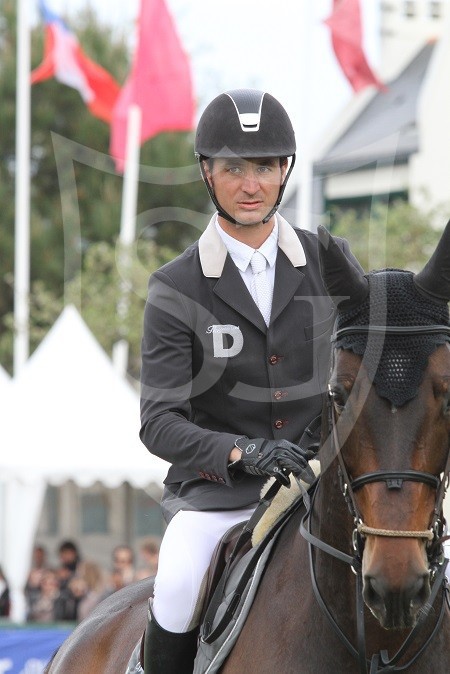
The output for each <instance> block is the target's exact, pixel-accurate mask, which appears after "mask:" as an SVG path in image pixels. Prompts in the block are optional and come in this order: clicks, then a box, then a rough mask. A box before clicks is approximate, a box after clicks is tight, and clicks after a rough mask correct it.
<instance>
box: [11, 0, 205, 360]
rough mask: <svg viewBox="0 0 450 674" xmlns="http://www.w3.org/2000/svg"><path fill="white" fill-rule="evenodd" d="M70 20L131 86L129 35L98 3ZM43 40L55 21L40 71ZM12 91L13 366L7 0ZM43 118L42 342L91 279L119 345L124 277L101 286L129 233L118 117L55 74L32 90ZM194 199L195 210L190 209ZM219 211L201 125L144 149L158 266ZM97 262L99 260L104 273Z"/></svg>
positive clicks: (143, 188)
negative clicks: (113, 131) (207, 179)
mask: <svg viewBox="0 0 450 674" xmlns="http://www.w3.org/2000/svg"><path fill="white" fill-rule="evenodd" d="M66 18H67V20H68V23H69V25H70V27H71V28H72V29H73V30H74V32H75V33H76V35H77V37H78V39H79V41H80V43H81V45H82V47H83V50H84V51H85V52H86V53H87V55H88V56H89V57H90V58H92V59H93V60H95V61H96V62H97V63H99V64H100V65H102V66H103V67H104V68H106V69H107V70H108V71H109V72H111V74H112V75H113V76H114V77H115V78H116V80H117V81H118V83H119V84H120V85H122V84H123V82H124V81H125V78H126V76H127V75H128V72H129V69H130V53H129V48H128V45H127V42H126V40H125V37H124V36H122V35H120V33H119V32H118V31H117V30H113V29H111V28H110V27H107V26H104V25H101V24H100V23H99V22H98V19H97V18H96V16H95V14H94V12H93V11H92V10H89V9H88V10H84V11H83V12H82V13H80V14H79V15H77V16H76V17H72V16H71V17H66ZM43 37H44V31H43V26H42V25H38V26H37V27H36V28H35V29H34V31H33V34H32V53H31V62H32V63H31V66H32V68H34V67H36V66H37V65H38V64H39V63H40V62H41V60H42V56H43ZM0 97H1V101H2V107H1V128H2V133H1V134H0V200H1V204H2V209H1V212H0V362H1V363H2V364H3V365H4V366H6V367H9V368H10V364H11V360H12V341H13V340H12V330H13V323H12V315H11V312H12V310H13V271H14V270H13V264H14V213H15V208H14V207H15V204H14V191H15V116H16V2H14V0H2V3H1V5H0ZM31 117H32V119H31V159H32V174H31V204H30V208H31V218H30V220H31V235H30V236H31V284H32V286H31V287H32V297H31V298H30V310H31V324H32V325H31V350H33V349H34V348H35V346H36V345H37V344H38V343H39V341H40V339H41V338H42V336H43V335H44V334H45V332H46V331H47V330H48V328H49V327H50V326H51V324H52V322H53V321H54V319H55V317H56V316H57V315H58V313H59V311H60V309H61V308H62V306H63V304H64V302H65V301H67V298H68V297H70V296H71V292H72V290H71V289H72V283H79V282H80V279H82V290H83V291H82V294H81V298H82V302H81V304H80V307H81V311H82V314H83V317H84V318H86V317H87V316H89V319H88V322H89V324H90V327H91V328H92V329H93V330H94V333H95V335H96V336H97V338H99V339H100V340H101V341H102V344H103V345H104V346H105V348H108V350H110V349H109V345H110V341H111V340H109V342H108V343H106V342H105V338H104V337H102V336H103V335H111V334H112V333H114V331H115V330H116V328H117V325H116V323H117V321H116V319H115V314H114V311H115V300H116V295H114V292H115V293H116V294H117V292H118V291H117V287H115V288H113V287H112V285H113V284H114V283H115V284H116V286H117V283H116V281H117V279H116V278H115V276H114V274H113V272H112V269H109V270H108V278H109V280H110V283H111V284H112V285H111V286H110V285H108V286H104V287H102V289H101V291H100V290H99V288H98V283H99V282H100V281H99V280H96V279H95V275H96V273H97V274H98V275H99V276H102V275H104V274H105V273H106V272H105V269H104V267H103V265H104V264H106V261H105V259H104V257H103V254H101V251H104V250H107V251H109V252H111V251H113V250H115V247H116V242H117V238H118V236H119V231H120V217H121V207H122V186H123V178H122V176H121V175H118V174H117V173H116V172H115V168H114V165H113V162H112V160H111V158H110V157H109V154H108V148H109V140H110V129H109V126H108V125H107V124H105V123H104V122H103V121H101V120H99V119H97V118H96V117H94V116H92V115H91V113H90V112H89V110H88V109H87V107H86V105H85V104H84V102H83V100H82V99H81V97H80V95H79V93H78V91H76V90H75V89H72V88H70V87H68V86H65V85H63V84H61V83H59V82H57V81H56V80H54V79H49V80H46V81H44V82H41V83H38V84H35V85H34V86H33V87H32V89H31ZM183 208H184V209H189V211H188V212H184V211H182V210H180V209H183ZM208 210H209V200H208V196H207V192H206V190H205V188H204V186H203V184H202V182H201V181H200V179H199V170H198V167H197V166H196V163H195V160H194V152H193V137H192V134H191V133H166V134H160V135H159V136H157V137H155V138H153V139H151V140H150V141H148V142H147V143H145V144H144V145H143V146H142V148H141V176H140V184H139V194H138V208H137V212H138V214H139V216H138V218H137V238H138V239H139V240H141V241H142V242H145V241H147V243H148V250H149V251H150V250H151V254H150V253H144V252H142V251H141V253H142V254H143V255H144V258H145V256H146V255H150V257H151V263H150V262H149V264H148V267H149V268H152V269H153V268H154V266H155V264H157V263H162V261H165V260H166V259H167V255H168V254H169V253H168V251H169V250H170V255H172V256H174V255H175V254H177V253H178V252H180V251H181V250H183V249H184V248H185V247H186V245H188V244H189V243H191V242H192V241H193V240H195V239H197V238H198V236H199V230H202V229H203V228H204V226H205V222H206V218H205V216H204V213H205V212H207V211H208ZM99 244H104V245H105V246H106V248H103V247H102V245H100V247H98V245H99ZM142 245H143V244H142ZM91 249H92V250H91ZM105 255H106V253H105ZM106 257H108V255H106ZM108 259H109V258H108ZM112 259H113V258H111V260H112ZM95 264H98V265H99V267H98V270H97V271H96V269H95ZM111 264H113V263H112V262H111ZM144 266H145V265H144ZM146 282H147V280H146ZM90 283H92V289H91V290H89V289H88V285H89V284H90ZM101 293H103V297H102V296H101ZM100 299H103V307H102V309H101V310H99V307H98V302H99V301H100ZM96 302H97V304H96ZM107 303H108V306H106V304H107ZM77 306H78V304H77ZM94 306H95V307H96V308H95V309H94V308H93V307H94ZM138 313H139V312H138V311H136V314H134V313H133V312H132V311H131V310H130V314H129V322H130V324H129V325H128V328H127V329H128V330H129V331H130V333H133V334H134V332H135V331H136V332H137V331H138V330H140V327H141V322H142V316H141V315H138ZM131 322H133V325H132V326H131ZM108 339H109V337H108ZM133 357H135V356H133Z"/></svg>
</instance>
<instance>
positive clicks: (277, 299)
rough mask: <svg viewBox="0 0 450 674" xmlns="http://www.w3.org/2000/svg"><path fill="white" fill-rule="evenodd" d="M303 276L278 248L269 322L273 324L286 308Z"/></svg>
mask: <svg viewBox="0 0 450 674" xmlns="http://www.w3.org/2000/svg"><path fill="white" fill-rule="evenodd" d="M304 278H305V274H304V273H303V272H302V271H301V270H300V269H297V267H293V266H292V263H291V262H290V260H288V258H287V257H286V255H285V254H284V253H283V251H282V250H281V249H280V248H279V249H278V254H277V261H276V266H275V285H274V289H273V300H272V314H271V316H270V322H271V323H273V322H274V321H275V319H276V318H278V316H279V315H280V314H281V312H282V311H283V310H284V309H285V308H286V306H287V305H288V304H289V302H290V301H291V299H292V298H293V297H294V295H295V293H296V292H297V290H298V289H299V287H300V285H301V283H302V281H303V279H304Z"/></svg>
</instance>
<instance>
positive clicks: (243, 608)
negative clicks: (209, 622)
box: [193, 532, 279, 674]
mask: <svg viewBox="0 0 450 674" xmlns="http://www.w3.org/2000/svg"><path fill="white" fill-rule="evenodd" d="M278 534H279V532H278V533H277V534H276V535H275V536H274V537H273V538H272V540H271V541H270V543H268V544H267V546H266V548H265V550H264V552H263V553H262V555H261V557H260V559H259V560H258V562H257V564H256V567H255V570H254V572H253V575H252V576H251V577H250V579H249V581H248V583H247V585H246V587H245V590H244V592H243V593H242V595H241V598H240V601H239V603H238V606H237V608H236V611H235V613H234V616H233V618H232V620H231V621H230V623H229V624H228V625H227V627H226V628H225V630H224V631H223V633H222V634H221V635H220V637H218V638H217V639H216V640H215V641H213V642H212V643H211V644H207V643H205V642H204V641H203V640H202V638H201V633H200V641H199V647H198V651H197V657H196V658H195V664H194V672H193V674H215V673H216V672H219V670H220V668H221V666H222V665H223V663H224V661H225V659H226V657H227V655H228V654H229V652H230V651H231V649H232V648H233V646H234V644H235V643H236V641H237V638H238V636H239V633H240V631H241V629H242V627H243V625H244V623H245V621H246V618H247V615H248V613H249V611H250V608H251V605H252V603H253V600H254V598H255V595H256V592H257V589H258V585H259V582H260V580H261V576H262V574H263V571H264V569H265V566H266V562H267V559H268V557H269V555H270V551H271V550H272V546H273V545H274V543H275V541H276V539H277V538H278ZM255 554H258V548H257V547H254V548H252V549H251V550H249V551H248V552H247V553H246V554H245V555H244V556H243V557H242V559H240V560H239V562H238V563H237V564H236V566H235V567H234V568H233V570H232V571H231V573H230V577H229V578H228V581H227V585H226V588H225V595H224V599H223V602H222V604H221V605H220V606H219V608H218V610H217V613H216V616H215V618H214V622H213V626H212V629H214V628H215V627H216V625H217V624H218V623H219V622H220V619H221V617H222V616H223V614H224V613H225V611H226V609H227V607H228V605H229V603H230V601H231V599H232V598H233V595H234V590H235V589H236V586H237V584H238V583H239V581H240V579H241V577H242V574H243V573H244V571H245V569H246V568H247V566H248V564H249V561H250V560H251V558H252V556H253V555H255Z"/></svg>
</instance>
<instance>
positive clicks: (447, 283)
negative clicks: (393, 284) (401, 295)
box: [414, 221, 450, 302]
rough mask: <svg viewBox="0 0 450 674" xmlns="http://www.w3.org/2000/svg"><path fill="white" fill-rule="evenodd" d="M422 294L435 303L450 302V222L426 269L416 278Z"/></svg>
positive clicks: (416, 283) (415, 280)
mask: <svg viewBox="0 0 450 674" xmlns="http://www.w3.org/2000/svg"><path fill="white" fill-rule="evenodd" d="M414 283H415V285H416V287H417V289H418V290H419V291H420V292H422V294H425V295H427V296H428V297H429V298H430V299H431V300H433V301H434V302H442V301H444V302H448V301H450V221H449V222H448V223H447V226H446V228H445V229H444V231H443V233H442V236H441V238H440V240H439V243H438V245H437V247H436V250H435V251H434V253H433V255H432V256H431V258H430V259H429V260H428V262H427V263H426V265H425V267H424V268H423V269H422V271H420V272H419V273H418V274H416V275H415V276H414Z"/></svg>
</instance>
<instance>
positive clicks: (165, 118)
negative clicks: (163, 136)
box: [110, 0, 194, 171]
mask: <svg viewBox="0 0 450 674" xmlns="http://www.w3.org/2000/svg"><path fill="white" fill-rule="evenodd" d="M132 104H135V105H138V106H139V107H140V108H141V112H142V125H141V138H140V140H141V143H143V142H144V141H146V140H148V139H149V138H152V137H153V136H156V135H157V134H158V133H161V132H162V131H190V130H191V129H192V128H193V125H194V99H193V93H192V81H191V72H190V65H189V60H188V57H187V55H186V53H185V52H184V50H183V47H182V45H181V42H180V39H179V37H178V35H177V32H176V29H175V26H174V23H173V20H172V17H171V16H170V14H169V12H168V10H167V7H166V4H165V2H164V0H141V10H140V17H139V31H138V43H137V49H136V53H135V57H134V63H133V66H132V69H131V73H130V75H129V77H128V80H127V82H126V83H125V85H124V87H123V88H122V91H121V92H120V95H119V98H118V101H117V104H116V106H115V108H114V112H113V120H112V124H111V144H110V152H111V155H112V157H113V158H114V160H115V162H116V167H117V170H120V171H123V166H124V159H125V147H126V136H127V119H128V109H129V106H130V105H132Z"/></svg>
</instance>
